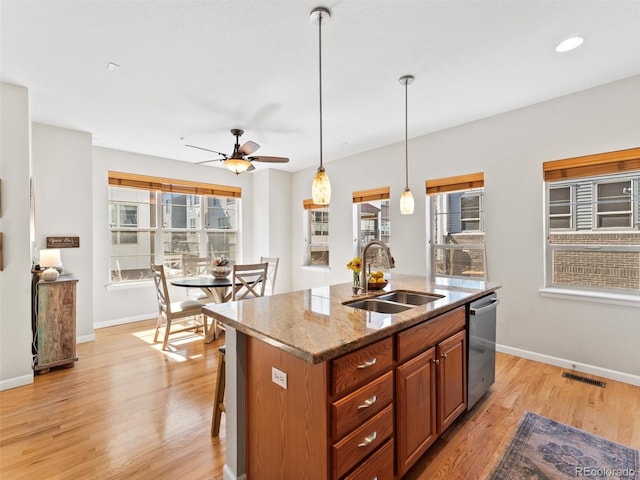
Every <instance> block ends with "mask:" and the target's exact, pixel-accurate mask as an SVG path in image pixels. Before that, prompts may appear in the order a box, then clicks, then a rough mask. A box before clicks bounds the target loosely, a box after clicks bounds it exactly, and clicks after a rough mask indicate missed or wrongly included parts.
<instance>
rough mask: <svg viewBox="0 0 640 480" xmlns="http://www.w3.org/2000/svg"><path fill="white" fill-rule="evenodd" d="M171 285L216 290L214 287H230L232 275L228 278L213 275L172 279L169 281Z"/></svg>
mask: <svg viewBox="0 0 640 480" xmlns="http://www.w3.org/2000/svg"><path fill="white" fill-rule="evenodd" d="M169 283H171V285H175V286H177V287H194V288H198V287H200V288H203V287H207V288H214V287H230V286H231V274H229V276H228V277H223V278H220V277H214V276H213V275H202V276H197V277H182V278H172V279H170V280H169Z"/></svg>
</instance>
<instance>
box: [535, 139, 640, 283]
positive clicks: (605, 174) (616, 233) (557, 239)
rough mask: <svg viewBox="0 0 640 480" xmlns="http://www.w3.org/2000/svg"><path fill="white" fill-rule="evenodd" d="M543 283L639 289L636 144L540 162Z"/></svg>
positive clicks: (639, 211) (638, 164) (638, 155)
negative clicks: (542, 183)
mask: <svg viewBox="0 0 640 480" xmlns="http://www.w3.org/2000/svg"><path fill="white" fill-rule="evenodd" d="M543 175H544V179H545V187H546V188H545V191H546V195H545V208H546V222H545V223H546V224H545V232H546V235H545V236H546V245H545V248H546V255H545V271H546V279H547V280H546V286H548V287H559V288H568V289H579V290H596V291H603V292H617V293H632V294H640V201H639V196H640V148H632V149H628V150H620V151H616V152H607V153H602V154H595V155H587V156H584V157H576V158H569V159H563V160H555V161H551V162H545V163H544V165H543Z"/></svg>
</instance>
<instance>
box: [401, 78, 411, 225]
mask: <svg viewBox="0 0 640 480" xmlns="http://www.w3.org/2000/svg"><path fill="white" fill-rule="evenodd" d="M413 80H414V78H413V75H403V76H402V77H400V79H399V82H400V84H402V85H404V175H405V184H404V192H402V196H401V197H400V213H401V214H402V215H412V214H413V207H414V202H413V194H412V193H411V189H410V188H409V140H408V133H407V130H408V123H409V121H408V118H409V115H408V110H409V107H408V101H407V90H408V88H407V87H408V85H410V84H411V83H413Z"/></svg>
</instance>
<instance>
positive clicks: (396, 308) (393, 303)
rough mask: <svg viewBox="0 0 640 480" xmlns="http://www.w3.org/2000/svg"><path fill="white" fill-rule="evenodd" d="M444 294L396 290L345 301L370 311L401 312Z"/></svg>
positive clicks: (354, 306) (439, 297)
mask: <svg viewBox="0 0 640 480" xmlns="http://www.w3.org/2000/svg"><path fill="white" fill-rule="evenodd" d="M443 297H444V295H438V294H435V293H420V292H412V291H409V290H394V291H391V292H389V293H385V294H383V295H379V296H377V297H373V298H363V299H362V300H354V301H351V302H344V304H343V305H346V306H347V307H353V308H360V309H362V310H367V311H369V312H378V313H400V312H404V311H405V310H409V309H410V308H415V307H418V306H420V305H426V304H427V303H429V302H434V301H436V300H439V299H441V298H443Z"/></svg>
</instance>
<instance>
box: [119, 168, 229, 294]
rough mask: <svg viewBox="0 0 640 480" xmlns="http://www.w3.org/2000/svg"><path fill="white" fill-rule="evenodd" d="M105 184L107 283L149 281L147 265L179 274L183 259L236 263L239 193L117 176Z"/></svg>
mask: <svg viewBox="0 0 640 480" xmlns="http://www.w3.org/2000/svg"><path fill="white" fill-rule="evenodd" d="M109 183H110V186H109V228H110V231H111V251H110V265H111V268H110V271H111V281H112V282H114V283H117V282H135V281H143V280H147V279H150V278H151V272H150V270H149V266H150V265H151V264H152V263H163V264H164V265H165V269H166V273H167V276H173V275H181V274H182V258H183V256H184V255H191V256H196V257H197V256H220V255H224V256H225V257H227V258H229V259H230V260H231V261H235V260H236V252H237V243H238V229H237V225H238V221H237V219H238V212H237V206H238V198H237V197H239V195H240V190H239V189H236V188H234V187H221V186H218V185H209V184H199V183H194V182H184V181H177V180H170V179H160V178H156V177H147V176H141V175H132V174H124V173H120V172H109ZM180 190H182V192H180ZM190 190H191V191H192V192H195V193H192V192H190ZM211 193H213V194H214V195H210V194H211ZM217 194H225V195H217ZM227 195H228V196H227ZM158 205H159V206H160V208H157V206H158Z"/></svg>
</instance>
